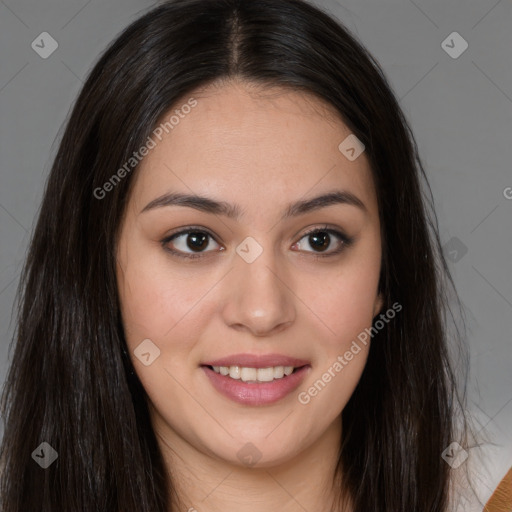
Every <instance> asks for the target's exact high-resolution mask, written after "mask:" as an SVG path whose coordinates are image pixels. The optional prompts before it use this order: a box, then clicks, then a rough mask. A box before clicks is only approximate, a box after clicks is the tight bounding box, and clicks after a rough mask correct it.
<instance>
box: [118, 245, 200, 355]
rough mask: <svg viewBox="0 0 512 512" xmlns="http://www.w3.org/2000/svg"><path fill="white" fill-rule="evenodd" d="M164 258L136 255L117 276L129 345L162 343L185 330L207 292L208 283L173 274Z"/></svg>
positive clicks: (181, 274) (124, 265)
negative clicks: (184, 327) (147, 341)
mask: <svg viewBox="0 0 512 512" xmlns="http://www.w3.org/2000/svg"><path fill="white" fill-rule="evenodd" d="M169 268H170V267H169V265H165V263H162V261H161V258H157V259H155V258H145V257H144V256H143V255H139V257H137V255H136V254H135V255H134V256H133V257H132V258H131V261H127V262H126V261H125V263H124V264H123V271H122V272H118V283H119V293H120V299H121V310H122V317H123V323H124V327H125V332H126V337H127V342H128V343H129V344H130V345H133V344H136V343H137V342H140V340H142V339H144V338H150V339H152V340H155V343H157V344H158V343H159V342H160V343H161V342H163V340H165V339H168V338H169V337H171V338H173V337H176V333H177V332H179V331H180V330H183V326H184V325H185V324H187V323H188V324H190V319H191V318H192V317H193V316H194V311H195V304H196V303H197V302H198V300H199V299H200V298H201V297H202V296H203V295H204V294H205V293H206V292H207V283H206V281H205V279H200V278H192V279H190V278H187V279H185V278H184V277H183V273H180V274H178V273H176V272H171V271H170V270H169Z"/></svg>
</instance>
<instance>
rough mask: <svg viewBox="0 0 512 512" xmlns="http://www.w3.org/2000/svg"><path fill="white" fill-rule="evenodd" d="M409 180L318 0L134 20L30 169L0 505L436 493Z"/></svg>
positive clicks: (431, 332) (434, 413)
mask: <svg viewBox="0 0 512 512" xmlns="http://www.w3.org/2000/svg"><path fill="white" fill-rule="evenodd" d="M422 187H424V188H423V190H422ZM425 191H429V187H428V183H427V180H426V177H425V173H424V171H423V169H422V166H421V162H420V160H419V158H418V155H417V149H416V146H415V143H414V138H413V136H412V134H411V132H410V129H409V127H408V124H407V122H406V120H405V118H404V116H403V114H402V112H401V110H400V108H399V106H398V104H397V101H396V99H395V97H394V96H393V94H392V92H391V89H390V87H389V85H388V83H387V81H386V79H385V77H384V75H383V73H382V71H381V69H380V68H379V66H378V64H377V63H376V62H375V61H374V60H373V58H372V57H371V56H370V55H369V54H368V53H367V52H366V50H365V49H364V48H363V47H362V46H361V45H360V44H359V43H358V42H357V41H356V40H355V39H354V38H353V37H352V36H351V35H350V34H349V33H348V32H347V31H346V30H345V29H344V28H342V27H341V26H340V25H339V24H338V23H337V22H336V21H334V20H333V19H331V18H330V17H328V16H327V15H326V14H324V13H322V12H320V11H319V10H317V9H316V8H314V7H312V6H310V5H308V4H306V3H303V2H302V1H296V0H279V1H276V0H254V1H251V2H242V1H237V0H208V1H207V0H176V1H171V2H166V3H163V4H162V5H160V6H159V7H157V8H155V9H153V10H152V11H150V12H149V13H147V14H146V15H144V16H143V17H141V18H140V19H138V20H137V21H135V22H134V23H133V24H132V25H130V26H129V27H128V28H127V29H126V30H125V31H124V32H123V33H122V34H121V35H120V36H119V37H118V38H117V39H116V40H115V41H114V42H113V43H112V44H111V46H110V47H109V48H108V49H107V51H106V52H105V53H104V55H103V56H102V57H101V58H100V60H99V62H98V63H97V64H96V66H95V67H94V69H93V70H92V72H91V74H90V76H89V78H88V79H87V81H86V83H85V85H84V87H83V90H82V92H81V94H80V95H79V98H78V100H77V102H76V105H75V107H74V109H73V111H72V113H71V116H70V118H69V120H68V122H67V127H66V130H65V133H64V135H63V139H62V141H61V144H60V148H59V151H58V154H57V156H56V159H55V162H54V165H53V168H52V171H51V174H50V177H49V181H48V184H47V188H46V192H45V196H44V200H43V204H42V208H41V212H40V215H39V220H38V223H37V227H36V230H35V233H34V236H33V240H32V243H31V247H30V251H29V255H28V260H27V263H26V268H25V271H24V274H23V279H22V281H21V284H20V287H21V288H20V290H21V295H20V302H19V306H20V314H19V319H18V329H17V343H16V349H15V353H14V360H13V363H12V366H11V368H10V373H9V376H8V380H7V383H6V388H5V394H4V401H3V405H4V415H5V418H6V420H5V422H6V429H5V436H4V439H3V444H2V450H1V461H2V473H3V477H2V511H3V512H14V511H16V512H20V511H28V510H30V511H36V510H37V511H54V510H102V511H126V510H141V511H148V512H149V511H151V512H153V511H177V510H189V511H193V510H198V511H204V510H212V511H213V510H234V509H236V510H238V511H249V510H250V511H263V510H277V509H279V510H285V511H292V510H310V511H313V510H314V511H317V510H318V511H320V510H321V511H327V510H331V511H370V510H371V511H373V512H380V511H393V512H405V511H407V512H410V511H412V510H414V511H415V512H427V511H429V512H432V511H439V512H441V511H448V510H453V509H454V505H453V503H454V498H453V496H452V494H453V493H452V492H451V490H452V489H451V485H452V484H456V482H454V481H452V480H453V479H452V478H451V473H450V471H451V469H450V465H449V464H448V463H447V459H449V458H450V457H451V459H457V460H458V462H460V461H462V460H463V459H464V457H465V454H466V450H465V448H466V449H467V448H469V446H468V442H469V441H468V428H467V424H466V421H465V419H464V412H463V408H461V407H460V401H459V399H458V393H457V390H456V386H455V380H456V377H455V375H454V372H453V370H452V363H450V360H449V357H448V342H449V341H452V340H448V334H447V324H446V321H445V320H446V315H445V312H447V311H449V308H448V301H447V290H448V287H449V286H453V283H452V281H451V277H450V275H449V273H448V270H447V266H446V263H445V261H444V258H443V255H442V252H441V249H440V243H439V236H438V233H437V221H436V217H435V213H434V212H433V209H432V200H431V197H430V195H429V194H426V193H425ZM455 341H456V340H455ZM455 420H457V424H458V425H461V427H459V428H455V426H454V425H455ZM455 442H456V444H453V443H455ZM447 449H448V450H451V451H449V452H446V450H447ZM442 455H443V456H442ZM462 463H463V462H461V464H462ZM452 473H453V472H452ZM455 494H456V493H455Z"/></svg>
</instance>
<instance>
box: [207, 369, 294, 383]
mask: <svg viewBox="0 0 512 512" xmlns="http://www.w3.org/2000/svg"><path fill="white" fill-rule="evenodd" d="M293 370H294V367H293V366H273V367H269V368H249V367H246V366H214V367H213V371H214V372H215V373H220V374H221V375H229V376H230V377H231V378H232V379H236V380H242V381H243V382H272V381H273V380H274V379H282V378H283V377H284V376H285V375H286V376H288V375H291V374H292V373H293Z"/></svg>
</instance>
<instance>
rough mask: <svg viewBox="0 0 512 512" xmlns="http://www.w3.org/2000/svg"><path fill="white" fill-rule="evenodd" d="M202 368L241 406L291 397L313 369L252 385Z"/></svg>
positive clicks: (215, 384)
mask: <svg viewBox="0 0 512 512" xmlns="http://www.w3.org/2000/svg"><path fill="white" fill-rule="evenodd" d="M201 368H202V369H203V370H204V372H205V373H206V375H207V376H208V378H209V379H210V382H211V383H212V385H213V387H214V388H215V389H216V390H217V391H218V392H219V393H221V394H222V395H224V396H226V397H228V398H230V399H231V400H233V401H234V402H237V403H239V404H245V405H255V406H257V405H268V404H272V403H274V402H277V401H278V400H281V399H282V398H284V397H285V396H287V395H289V394H290V393H291V392H292V391H294V390H295V389H297V388H298V387H299V385H300V383H301V382H302V381H303V380H304V378H305V377H306V374H307V373H308V371H309V370H310V368H311V367H310V366H309V365H306V366H303V367H301V368H299V369H298V370H297V371H296V372H294V373H292V374H290V375H288V376H286V377H283V378H282V379H275V380H273V381H272V382H261V383H252V384H251V383H247V382H244V381H242V380H235V379H232V378H231V377H228V376H226V375H221V374H220V373H216V372H214V371H213V370H212V369H211V368H209V367H208V366H202V367H201Z"/></svg>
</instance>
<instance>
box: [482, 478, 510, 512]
mask: <svg viewBox="0 0 512 512" xmlns="http://www.w3.org/2000/svg"><path fill="white" fill-rule="evenodd" d="M483 512H512V468H510V469H509V470H508V473H507V474H506V475H505V477H504V478H503V480H502V481H501V482H500V483H499V484H498V487H496V490H495V491H494V493H493V494H492V496H491V497H490V498H489V501H488V502H487V503H486V505H485V507H484V510H483Z"/></svg>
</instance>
